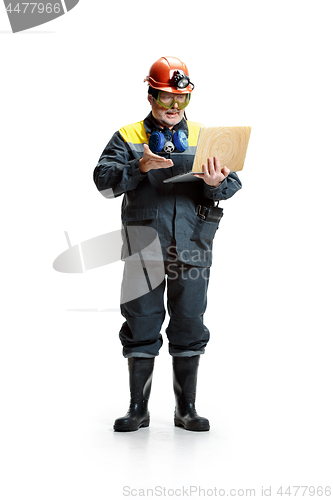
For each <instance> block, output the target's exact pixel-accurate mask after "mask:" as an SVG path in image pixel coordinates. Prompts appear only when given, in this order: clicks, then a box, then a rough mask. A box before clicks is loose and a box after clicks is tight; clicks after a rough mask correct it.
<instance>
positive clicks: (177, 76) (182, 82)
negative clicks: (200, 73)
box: [172, 69, 194, 89]
mask: <svg viewBox="0 0 333 500" xmlns="http://www.w3.org/2000/svg"><path fill="white" fill-rule="evenodd" d="M172 79H173V81H174V83H175V86H176V87H177V88H178V89H185V88H186V87H187V86H188V85H190V83H191V82H190V78H189V77H188V76H187V75H185V73H184V71H182V70H179V69H177V70H176V71H175V72H174V74H173V78H172ZM191 85H192V86H193V88H194V85H193V83H191Z"/></svg>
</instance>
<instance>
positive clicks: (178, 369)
mask: <svg viewBox="0 0 333 500" xmlns="http://www.w3.org/2000/svg"><path fill="white" fill-rule="evenodd" d="M199 358H200V356H191V357H185V356H184V357H178V356H174V357H173V388H174V391H175V397H176V409H175V425H176V426H177V427H183V428H184V429H186V430H187V431H209V428H210V426H209V421H208V420H207V418H204V417H200V416H199V415H198V414H197V412H196V409H195V395H196V387H197V375H198V367H199Z"/></svg>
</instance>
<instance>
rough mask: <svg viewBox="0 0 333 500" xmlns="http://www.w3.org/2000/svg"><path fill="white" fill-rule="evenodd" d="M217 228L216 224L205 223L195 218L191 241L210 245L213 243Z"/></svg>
mask: <svg viewBox="0 0 333 500" xmlns="http://www.w3.org/2000/svg"><path fill="white" fill-rule="evenodd" d="M218 227H219V225H218V223H216V222H207V221H204V220H202V219H199V217H197V221H196V225H195V228H194V231H193V235H192V237H191V241H196V242H197V243H199V242H202V243H204V244H206V245H207V244H208V245H210V244H211V243H212V242H213V239H214V236H215V233H216V231H217V228H218Z"/></svg>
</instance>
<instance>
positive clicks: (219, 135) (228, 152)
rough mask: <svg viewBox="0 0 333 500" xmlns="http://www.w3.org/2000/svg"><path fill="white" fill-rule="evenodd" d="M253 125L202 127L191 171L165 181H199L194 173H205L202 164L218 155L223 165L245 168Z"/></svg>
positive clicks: (231, 169) (238, 168)
mask: <svg viewBox="0 0 333 500" xmlns="http://www.w3.org/2000/svg"><path fill="white" fill-rule="evenodd" d="M250 134H251V127H202V128H201V130H200V135H199V140H198V145H197V150H196V153H195V157H194V162H193V167H192V170H191V171H190V172H185V173H182V174H178V175H175V176H173V177H170V178H169V179H165V180H164V181H163V182H165V183H168V182H191V181H199V180H200V179H199V178H198V177H195V176H194V174H200V175H203V171H202V165H203V163H205V164H206V165H207V159H208V158H212V157H213V156H217V157H218V159H219V161H220V165H221V167H224V166H226V167H228V168H229V170H230V171H232V172H237V171H239V170H242V169H243V166H244V162H245V156H246V151H247V146H248V143H249V139H250Z"/></svg>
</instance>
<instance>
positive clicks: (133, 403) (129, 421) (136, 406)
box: [113, 358, 155, 432]
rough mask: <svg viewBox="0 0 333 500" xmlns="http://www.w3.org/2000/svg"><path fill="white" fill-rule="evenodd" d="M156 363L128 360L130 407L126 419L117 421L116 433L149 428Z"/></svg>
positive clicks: (134, 359) (137, 359) (153, 359)
mask: <svg viewBox="0 0 333 500" xmlns="http://www.w3.org/2000/svg"><path fill="white" fill-rule="evenodd" d="M154 361H155V358H128V370H129V385H130V393H131V400H130V406H129V409H128V412H127V413H126V415H125V416H124V417H121V418H117V420H115V423H114V426H113V429H114V430H115V431H118V432H128V431H137V430H138V429H139V428H140V427H148V426H149V420H150V418H149V411H148V399H149V395H150V389H151V381H152V378H153V369H154Z"/></svg>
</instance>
